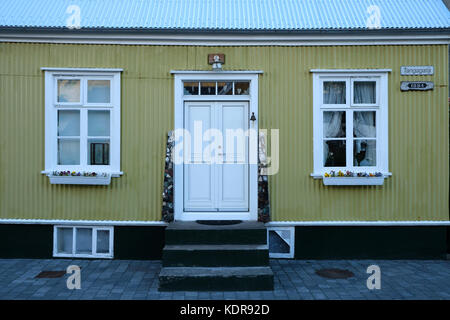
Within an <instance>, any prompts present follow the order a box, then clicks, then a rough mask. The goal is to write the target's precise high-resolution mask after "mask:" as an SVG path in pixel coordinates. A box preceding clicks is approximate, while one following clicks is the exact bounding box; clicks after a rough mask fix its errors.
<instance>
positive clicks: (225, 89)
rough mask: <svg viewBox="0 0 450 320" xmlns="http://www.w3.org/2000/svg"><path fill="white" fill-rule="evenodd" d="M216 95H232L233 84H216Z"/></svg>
mask: <svg viewBox="0 0 450 320" xmlns="http://www.w3.org/2000/svg"><path fill="white" fill-rule="evenodd" d="M217 92H218V93H217V94H220V95H231V94H233V82H218V83H217Z"/></svg>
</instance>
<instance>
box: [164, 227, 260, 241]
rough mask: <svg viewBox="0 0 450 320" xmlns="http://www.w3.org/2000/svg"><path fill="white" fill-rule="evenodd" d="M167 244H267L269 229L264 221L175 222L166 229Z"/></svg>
mask: <svg viewBox="0 0 450 320" xmlns="http://www.w3.org/2000/svg"><path fill="white" fill-rule="evenodd" d="M165 242H166V245H186V244H198V245H214V244H218V245H225V244H239V245H242V244H266V243H267V230H266V228H265V227H264V224H263V223H262V222H242V223H239V224H236V225H228V226H211V225H201V224H198V223H196V222H173V223H171V224H170V225H169V226H168V227H167V228H166V231H165Z"/></svg>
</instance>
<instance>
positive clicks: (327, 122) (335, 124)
mask: <svg viewBox="0 0 450 320" xmlns="http://www.w3.org/2000/svg"><path fill="white" fill-rule="evenodd" d="M343 117H344V120H345V112H344V111H325V112H324V113H323V137H324V138H336V137H345V128H344V126H343V123H342V120H343V119H342V118H343ZM344 123H345V122H344ZM327 158H328V144H327V143H324V144H323V163H324V165H325V163H326V161H327Z"/></svg>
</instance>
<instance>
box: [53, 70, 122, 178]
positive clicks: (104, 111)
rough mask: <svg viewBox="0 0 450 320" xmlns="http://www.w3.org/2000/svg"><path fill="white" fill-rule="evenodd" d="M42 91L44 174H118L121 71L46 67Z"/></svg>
mask: <svg viewBox="0 0 450 320" xmlns="http://www.w3.org/2000/svg"><path fill="white" fill-rule="evenodd" d="M44 70H45V69H44ZM45 93H46V94H45V104H46V108H45V119H46V122H45V133H46V141H45V142H46V143H45V173H47V174H49V173H51V172H54V171H71V172H72V171H76V172H96V173H107V174H111V175H118V174H120V71H117V70H114V71H108V70H101V71H86V70H78V69H77V70H73V71H71V70H63V71H58V70H46V76H45Z"/></svg>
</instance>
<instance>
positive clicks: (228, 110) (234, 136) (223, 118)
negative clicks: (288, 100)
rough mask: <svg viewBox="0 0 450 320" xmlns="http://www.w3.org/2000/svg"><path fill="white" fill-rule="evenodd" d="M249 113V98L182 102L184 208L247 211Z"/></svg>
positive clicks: (216, 215) (221, 214)
mask: <svg viewBox="0 0 450 320" xmlns="http://www.w3.org/2000/svg"><path fill="white" fill-rule="evenodd" d="M248 114H249V112H248V103H247V102H186V103H185V108H184V128H185V129H186V131H187V132H189V134H188V135H185V137H184V141H185V147H184V149H183V150H184V157H185V163H184V170H183V172H184V179H183V180H184V188H183V189H184V211H185V212H205V211H206V212H211V213H213V214H212V215H211V219H222V218H225V217H226V213H227V212H242V211H248V210H249V164H248V153H249V150H248V135H246V132H247V130H248V124H249V115H248ZM198 135H201V138H200V139H199V138H198ZM186 141H190V147H188V146H187V145H186ZM200 142H201V143H200ZM189 149H190V150H189ZM186 157H188V159H186ZM186 160H189V163H188V162H187V161H186Z"/></svg>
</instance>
